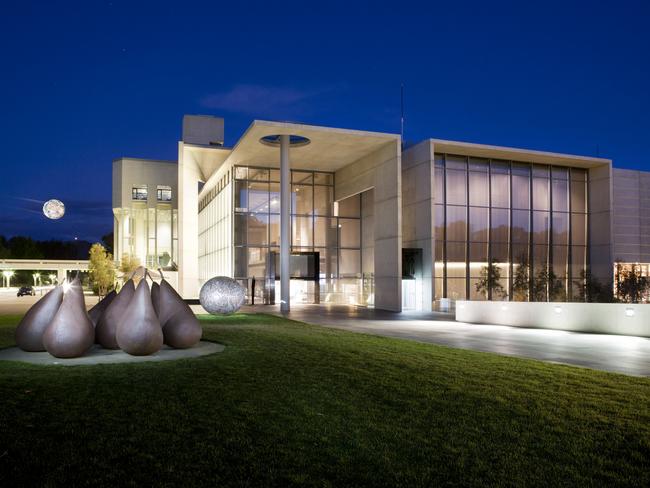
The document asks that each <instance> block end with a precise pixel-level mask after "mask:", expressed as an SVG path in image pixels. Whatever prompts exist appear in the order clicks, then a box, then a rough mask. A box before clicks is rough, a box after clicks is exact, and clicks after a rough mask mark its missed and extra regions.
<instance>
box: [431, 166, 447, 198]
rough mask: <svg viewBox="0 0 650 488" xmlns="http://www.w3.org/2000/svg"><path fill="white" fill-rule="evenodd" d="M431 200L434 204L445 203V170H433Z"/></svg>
mask: <svg viewBox="0 0 650 488" xmlns="http://www.w3.org/2000/svg"><path fill="white" fill-rule="evenodd" d="M433 185H434V191H433V199H434V201H435V202H436V203H445V170H444V168H435V170H434V176H433Z"/></svg>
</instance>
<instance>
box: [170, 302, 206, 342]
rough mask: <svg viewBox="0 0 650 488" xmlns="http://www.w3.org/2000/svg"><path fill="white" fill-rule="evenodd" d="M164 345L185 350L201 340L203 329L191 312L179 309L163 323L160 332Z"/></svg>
mask: <svg viewBox="0 0 650 488" xmlns="http://www.w3.org/2000/svg"><path fill="white" fill-rule="evenodd" d="M162 331H163V336H164V340H165V344H167V345H168V346H170V347H174V348H176V349H187V348H188V347H192V346H194V345H195V344H196V343H198V342H199V341H200V340H201V335H202V334H203V329H202V328H201V324H199V319H197V318H196V316H195V315H194V313H193V312H192V310H191V309H190V308H189V307H187V308H181V309H179V310H178V312H176V313H175V314H174V315H172V317H171V318H170V319H169V320H168V321H167V322H166V323H165V328H164V329H163V330H162Z"/></svg>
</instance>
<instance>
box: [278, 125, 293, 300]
mask: <svg viewBox="0 0 650 488" xmlns="http://www.w3.org/2000/svg"><path fill="white" fill-rule="evenodd" d="M289 137H290V136H289V135H281V136H280V311H281V312H288V311H289V308H290V303H289V302H290V297H289V293H290V281H289V280H290V276H289V260H290V259H291V235H290V232H291V228H290V218H291V214H290V206H291V182H290V177H291V173H290V171H289V142H290V139H289Z"/></svg>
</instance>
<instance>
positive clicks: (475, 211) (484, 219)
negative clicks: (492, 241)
mask: <svg viewBox="0 0 650 488" xmlns="http://www.w3.org/2000/svg"><path fill="white" fill-rule="evenodd" d="M488 211H489V209H488V208H482V207H470V208H469V238H470V240H471V241H479V242H487V241H488V229H489V225H488Z"/></svg>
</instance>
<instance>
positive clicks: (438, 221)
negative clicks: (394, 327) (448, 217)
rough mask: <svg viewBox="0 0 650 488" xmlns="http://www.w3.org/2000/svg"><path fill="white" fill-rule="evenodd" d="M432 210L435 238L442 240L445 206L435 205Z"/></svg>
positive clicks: (443, 236)
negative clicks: (433, 213)
mask: <svg viewBox="0 0 650 488" xmlns="http://www.w3.org/2000/svg"><path fill="white" fill-rule="evenodd" d="M434 212H435V215H434V219H435V220H434V223H435V238H436V239H439V240H442V239H444V238H445V207H444V206H443V205H436V206H435V209H434Z"/></svg>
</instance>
